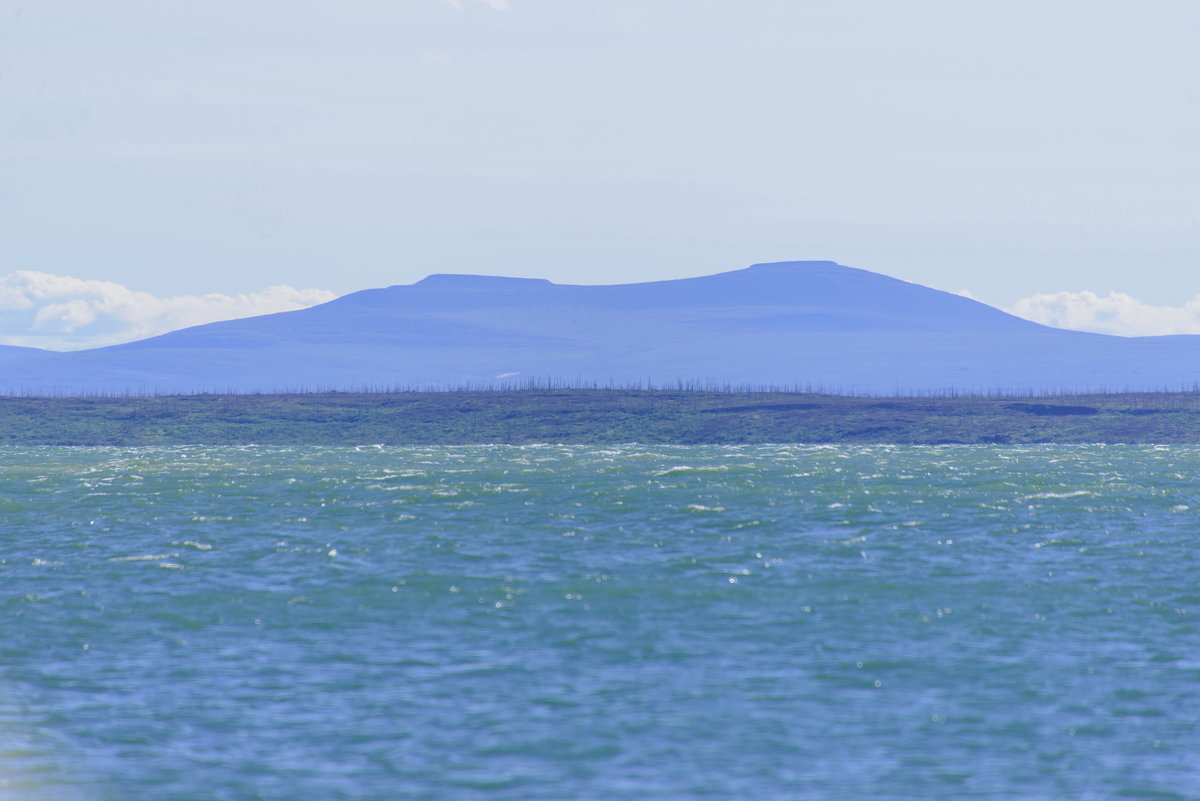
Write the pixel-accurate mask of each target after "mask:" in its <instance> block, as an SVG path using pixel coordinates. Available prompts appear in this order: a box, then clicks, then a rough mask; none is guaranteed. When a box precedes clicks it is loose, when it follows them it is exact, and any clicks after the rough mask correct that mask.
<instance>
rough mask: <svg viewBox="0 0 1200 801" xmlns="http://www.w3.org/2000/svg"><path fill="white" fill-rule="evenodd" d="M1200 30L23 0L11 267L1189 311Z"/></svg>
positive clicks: (762, 8) (1170, 10)
mask: <svg viewBox="0 0 1200 801" xmlns="http://www.w3.org/2000/svg"><path fill="white" fill-rule="evenodd" d="M456 5H457V6H458V7H457V8H456V7H455V6H456ZM506 6H507V7H506ZM1197 41H1200V4H1196V3H1194V2H1191V0H1178V1H1172V0H1144V1H1143V2H1132V0H1130V1H1127V2H1112V1H1111V0H1080V1H1076V0H1039V1H1038V2H1028V1H1026V0H1007V1H1006V2H995V1H994V0H987V1H986V2H974V1H972V0H947V1H939V0H916V1H914V2H897V0H837V2H803V1H802V0H769V1H768V0H737V2H734V1H733V0H724V1H723V2H706V1H705V0H597V1H596V2H585V0H507V2H506V3H505V2H501V0H490V2H484V1H483V0H459V3H452V2H448V1H447V0H390V2H385V1H384V0H339V1H338V2H333V0H328V1H326V2H317V1H315V0H286V1H285V0H239V2H228V1H227V0H205V2H202V3H201V2H195V1H194V0H105V2H96V0H86V1H85V0H36V2H33V1H30V2H22V1H21V0H15V1H14V0H0V221H2V222H0V275H3V274H6V273H10V272H12V271H16V270H33V271H41V272H46V273H52V274H56V275H69V276H76V277H80V278H87V279H104V280H109V281H115V282H119V283H121V284H124V285H126V286H129V287H133V288H137V289H143V290H147V291H149V292H152V293H157V294H160V295H161V294H181V293H202V292H223V293H242V292H251V291H257V290H260V289H262V288H263V287H265V286H267V285H271V284H288V285H291V286H294V287H301V288H319V289H325V290H332V291H333V292H336V293H339V294H340V293H344V292H348V291H352V290H356V289H361V288H366V287H372V286H382V285H388V284H396V283H407V282H410V281H414V280H417V279H419V278H421V277H422V276H424V275H425V274H427V273H430V272H480V273H496V274H507V275H524V276H539V277H546V278H550V279H551V280H554V281H559V282H580V283H607V282H617V281H622V282H623V281H636V280H650V279H660V278H673V277H680V276H689V275H699V274H704V273H711V272H716V271H720V270H726V269H734V268H737V267H741V266H744V265H747V264H750V263H752V262H758V261H771V260H783V259H834V260H837V261H840V262H842V263H843V264H850V265H853V266H858V267H863V268H866V269H870V270H874V271H877V272H883V273H887V274H889V275H893V276H896V277H899V278H904V279H907V280H911V281H917V282H920V283H923V284H927V285H931V286H935V287H938V288H942V289H948V290H960V289H967V290H970V291H971V292H972V293H973V294H974V295H975V296H976V297H979V298H980V299H983V300H985V301H988V302H991V303H994V304H998V305H1008V304H1012V303H1013V302H1014V301H1016V300H1017V299H1018V298H1022V297H1025V296H1028V295H1031V294H1033V293H1035V292H1053V291H1058V290H1092V291H1095V292H1101V293H1104V292H1109V291H1112V290H1119V291H1124V292H1127V293H1130V294H1132V295H1134V296H1136V297H1137V298H1139V299H1141V300H1144V301H1147V302H1151V303H1160V304H1177V305H1178V304H1182V303H1184V302H1185V301H1187V300H1189V299H1191V298H1192V297H1194V296H1195V295H1196V294H1197V293H1198V292H1200V269H1198V266H1200V155H1198V154H1200V149H1198V147H1197V142H1200V110H1198V108H1200V107H1198V105H1197V104H1198V102H1200V85H1198V82H1200V47H1197V46H1196V43H1197Z"/></svg>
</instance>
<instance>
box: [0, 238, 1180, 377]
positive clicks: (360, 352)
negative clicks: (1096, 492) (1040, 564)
mask: <svg viewBox="0 0 1200 801" xmlns="http://www.w3.org/2000/svg"><path fill="white" fill-rule="evenodd" d="M1198 364H1200V337H1170V338H1166V337H1158V338H1154V337H1143V338H1122V337H1109V336H1102V335H1099V334H1084V333H1078V332H1072V331H1061V330H1057V329H1051V328H1046V327H1044V326H1041V325H1038V324H1036V323H1031V322H1029V321H1027V320H1022V319H1020V318H1017V317H1014V316H1012V315H1009V314H1006V313H1004V312H1002V311H1000V310H998V309H995V308H992V307H990V306H987V305H985V304H982V303H979V302H977V301H974V300H971V299H969V298H964V297H961V296H958V295H953V294H950V293H946V292H940V291H938V290H934V289H930V288H928V287H923V286H920V285H918V284H912V283H908V282H905V281H900V280H897V279H895V278H889V277H887V276H884V275H879V274H877V273H872V272H868V271H866V270H859V269H855V268H852V267H844V266H841V265H838V264H836V263H834V262H828V261H806V262H778V263H772V264H756V265H753V266H751V267H748V268H746V269H742V270H734V271H731V272H725V273H719V274H716V275H709V276H703V277H700V278H686V279H679V280H673V281H654V282H649V283H640V284H619V285H601V286H580V285H563V284H555V283H552V282H550V281H546V280H543V279H529V278H506V277H497V276H482V275H445V274H438V275H431V276H429V277H427V278H424V279H422V280H421V281H418V282H417V283H415V284H410V285H400V286H391V287H387V288H384V289H369V290H365V291H362V292H355V293H352V294H350V295H346V296H344V297H341V298H338V299H336V300H333V301H330V302H329V303H325V304H322V305H320V306H314V307H311V308H308V309H302V310H300V311H292V312H283V313H280V314H272V315H266V316H262V317H251V318H246V319H241V320H229V321H226V322H219V323H211V324H208V325H202V326H196V327H194V328H187V329H183V330H180V331H175V332H172V333H169V334H164V335H162V336H157V337H153V338H150V339H145V340H141V341H138V342H131V343H127V344H124V345H117V346H112V347H108V348H100V349H96V350H90V351H77V352H74V353H53V354H50V353H47V354H42V355H33V356H30V355H22V356H21V358H20V359H12V360H7V359H6V360H3V361H0V366H3V368H4V369H3V373H4V377H3V379H0V390H2V391H5V392H8V393H22V392H24V393H30V392H32V393H39V392H53V393H68V394H71V393H86V392H123V391H131V392H135V393H137V392H160V393H161V392H201V391H213V392H222V391H242V392H249V391H268V392H269V391H285V390H317V389H347V390H348V389H362V388H377V389H384V388H397V387H399V388H403V387H426V388H428V387H455V386H463V385H475V386H478V385H481V384H483V385H506V384H510V383H514V382H515V383H517V384H520V383H523V382H525V381H528V380H531V379H533V380H549V381H555V382H560V383H565V384H573V383H587V384H593V383H600V384H608V383H612V384H616V385H625V384H645V383H650V384H655V385H671V384H674V383H676V382H679V381H684V382H691V383H698V384H717V385H726V384H732V385H744V386H769V385H771V386H784V387H810V388H814V389H823V390H827V391H860V392H862V391H865V392H882V393H886V392H897V391H899V392H927V391H943V390H949V389H958V390H968V391H988V390H1011V391H1023V390H1039V389H1045V390H1059V389H1097V388H1110V389H1125V388H1144V389H1149V388H1161V387H1163V386H1170V387H1175V388H1177V387H1179V386H1180V385H1187V386H1191V385H1192V383H1193V382H1194V381H1195V380H1196V372H1197V371H1196V366H1197V365H1198Z"/></svg>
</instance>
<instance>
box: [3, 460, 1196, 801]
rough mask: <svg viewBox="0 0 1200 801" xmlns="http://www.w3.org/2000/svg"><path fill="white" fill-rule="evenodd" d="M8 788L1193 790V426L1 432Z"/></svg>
mask: <svg viewBox="0 0 1200 801" xmlns="http://www.w3.org/2000/svg"><path fill="white" fill-rule="evenodd" d="M0 461H2V464H3V468H2V469H0V527H2V532H0V549H2V551H0V560H2V561H0V615H3V617H2V621H3V623H2V629H0V799H10V798H11V799H42V798H45V799H55V800H56V801H57V800H58V799H81V800H82V801H94V800H95V799H105V800H106V801H107V800H108V799H116V800H118V801H124V799H137V800H138V801H143V800H146V799H151V800H158V799H172V800H176V799H177V800H179V801H182V800H183V799H231V800H232V799H238V801H241V800H242V799H281V800H282V799H287V800H288V801H305V800H306V799H312V800H313V801H318V800H319V801H330V800H332V799H439V801H441V800H444V799H476V798H480V799H514V800H516V799H520V800H521V801H525V800H527V799H645V798H664V799H692V798H745V799H875V798H879V799H884V798H886V799H929V798H947V799H960V798H992V799H1106V800H1107V799H1114V798H1181V799H1183V798H1200V632H1198V628H1197V622H1196V621H1197V615H1198V614H1200V586H1198V582H1200V571H1198V570H1197V568H1198V567H1200V564H1198V559H1197V547H1196V546H1197V541H1198V537H1200V481H1198V478H1200V450H1197V449H1193V448H1178V447H1176V448H1150V447H1102V446H1087V447H1028V448H1015V447H1014V448H986V447H933V448H921V447H804V446H786V447H779V446H774V447H772V446H755V447H653V448H644V447H638V446H629V447H620V448H610V449H603V450H600V449H595V448H585V447H556V446H542V447H522V448H519V447H466V448H382V449H374V448H371V449H336V448H169V449H88V448H80V449H68V448H43V449H12V448H9V449H0Z"/></svg>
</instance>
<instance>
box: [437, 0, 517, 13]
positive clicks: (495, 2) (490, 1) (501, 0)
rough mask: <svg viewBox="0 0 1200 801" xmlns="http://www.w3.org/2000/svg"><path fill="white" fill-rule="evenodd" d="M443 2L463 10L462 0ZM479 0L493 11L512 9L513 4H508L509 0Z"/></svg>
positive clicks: (445, 0)
mask: <svg viewBox="0 0 1200 801" xmlns="http://www.w3.org/2000/svg"><path fill="white" fill-rule="evenodd" d="M442 2H443V3H445V4H446V5H448V6H450V7H451V8H453V9H454V10H455V11H462V10H463V4H462V0H442ZM478 2H480V3H482V4H483V5H485V6H487V7H488V8H490V9H492V10H493V11H511V10H512V6H510V5H509V4H508V2H507V0H478Z"/></svg>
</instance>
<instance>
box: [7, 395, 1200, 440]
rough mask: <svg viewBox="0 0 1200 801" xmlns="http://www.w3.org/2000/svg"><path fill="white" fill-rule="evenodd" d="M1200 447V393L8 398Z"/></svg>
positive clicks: (306, 433)
mask: <svg viewBox="0 0 1200 801" xmlns="http://www.w3.org/2000/svg"><path fill="white" fill-rule="evenodd" d="M537 442H558V443H597V444H601V443H617V442H645V443H679V444H702V443H730V444H733V443H765V442H807V443H834V442H855V443H898V444H909V443H915V444H941V443H991V444H1005V443H1012V444H1017V443H1039V442H1060V443H1090V442H1106V443H1200V393H1198V392H1196V391H1176V392H1166V391H1164V392H1137V393H1116V392H1096V393H1060V394H1053V393H1042V392H1039V393H1029V394H1025V395H1017V394H1008V393H994V394H958V393H954V392H953V391H946V392H944V393H931V394H928V395H922V396H878V395H830V394H823V393H817V392H805V391H782V390H767V389H756V390H752V391H750V390H743V391H738V390H736V389H732V390H728V391H726V390H721V391H718V390H714V389H712V388H695V387H688V386H682V385H681V386H680V387H677V388H642V389H637V388H620V389H616V388H597V387H574V388H565V387H556V386H531V387H524V388H519V389H458V390H453V391H446V390H439V391H418V390H403V391H395V392H324V393H321V392H314V393H289V394H203V395H175V396H137V395H129V396H124V395H121V396H93V397H79V396H71V397H21V396H17V397H11V396H10V397H0V444H7V445H172V444H212V445H221V444H230V445H241V444H253V443H257V444H279V445H284V444H326V445H358V444H411V445H422V444H444V445H457V444H483V443H512V444H525V443H537Z"/></svg>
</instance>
